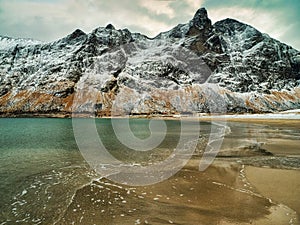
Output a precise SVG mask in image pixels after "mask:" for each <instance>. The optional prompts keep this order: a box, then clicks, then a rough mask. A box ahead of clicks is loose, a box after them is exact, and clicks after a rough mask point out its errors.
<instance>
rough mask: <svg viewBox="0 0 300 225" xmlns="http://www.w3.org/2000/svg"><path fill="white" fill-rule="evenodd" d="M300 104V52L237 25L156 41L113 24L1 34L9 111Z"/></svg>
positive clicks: (200, 15) (3, 98)
mask: <svg viewBox="0 0 300 225" xmlns="http://www.w3.org/2000/svg"><path fill="white" fill-rule="evenodd" d="M295 108H300V52H299V51H297V50H295V49H293V48H292V47H290V46H288V45H286V44H283V43H281V42H279V41H277V40H275V39H273V38H271V37H269V36H268V35H267V34H263V33H261V32H259V31H258V30H256V29H255V28H253V27H251V26H249V25H246V24H243V23H241V22H238V21H236V20H233V19H225V20H222V21H219V22H217V23H215V24H211V21H210V19H209V18H208V16H207V11H206V10H205V9H204V8H201V9H199V10H198V11H197V12H196V14H195V16H194V18H193V19H192V20H191V21H190V22H189V23H187V24H179V25H177V26H176V27H174V28H173V29H172V30H170V31H167V32H163V33H160V34H159V35H157V36H156V37H155V38H152V39H150V38H148V37H146V36H144V35H142V34H139V33H131V32H130V31H129V30H128V29H123V30H117V29H115V28H114V27H113V25H111V24H109V25H107V26H106V27H100V28H97V29H95V30H93V31H92V32H91V33H89V34H86V33H84V32H83V31H81V30H75V31H74V32H73V33H72V34H70V35H68V36H67V37H64V38H62V39H60V40H58V41H55V42H51V43H41V42H39V41H34V40H30V39H13V38H8V37H1V36H0V112H1V113H2V114H3V115H7V114H18V113H63V114H69V113H71V112H72V110H73V111H76V112H88V111H96V113H97V115H100V116H101V115H110V114H111V112H113V113H114V114H118V115H119V114H122V113H126V114H154V113H158V114H174V113H194V112H223V113H225V112H273V111H281V110H288V109H295Z"/></svg>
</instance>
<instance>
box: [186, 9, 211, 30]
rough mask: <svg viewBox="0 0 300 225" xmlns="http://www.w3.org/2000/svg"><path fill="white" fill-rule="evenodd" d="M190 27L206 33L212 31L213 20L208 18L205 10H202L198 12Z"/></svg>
mask: <svg viewBox="0 0 300 225" xmlns="http://www.w3.org/2000/svg"><path fill="white" fill-rule="evenodd" d="M190 27H191V28H195V29H197V30H199V31H200V32H205V33H208V32H210V31H211V29H212V26H211V20H210V19H209V18H208V16H207V11H206V9H205V8H200V9H198V10H197V12H196V13H195V15H194V17H193V19H192V20H191V21H190ZM191 28H190V29H191Z"/></svg>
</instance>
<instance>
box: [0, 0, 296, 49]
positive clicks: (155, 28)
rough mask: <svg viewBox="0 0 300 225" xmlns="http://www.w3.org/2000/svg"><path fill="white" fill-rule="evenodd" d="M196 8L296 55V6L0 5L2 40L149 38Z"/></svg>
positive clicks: (152, 2)
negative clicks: (106, 32)
mask: <svg viewBox="0 0 300 225" xmlns="http://www.w3.org/2000/svg"><path fill="white" fill-rule="evenodd" d="M200 7H206V8H207V10H208V14H209V17H210V18H211V20H212V21H213V22H216V21H218V20H221V19H225V18H228V17H230V18H235V19H237V20H240V21H242V22H245V23H247V24H250V25H252V26H254V27H256V28H257V29H259V30H260V31H262V32H264V33H268V34H269V35H270V36H271V37H274V38H276V39H279V40H280V41H282V42H285V43H287V44H289V45H291V46H293V47H294V48H297V49H298V50H300V38H299V37H300V22H299V21H300V11H299V9H300V1H299V0H248V1H240V0H227V1H220V0H122V1H121V0H0V34H1V35H4V36H12V37H27V38H34V39H39V40H43V41H53V40H56V39H58V38H61V37H63V36H65V35H67V34H69V33H71V32H72V31H73V30H75V29H76V28H80V29H82V30H83V31H85V32H91V31H92V30H93V29H95V28H97V27H99V26H106V25H107V24H108V23H112V24H113V25H114V26H115V27H116V28H125V27H126V28H128V29H129V30H131V31H132V32H140V33H143V34H146V35H148V36H150V37H153V36H155V35H157V34H158V33H159V32H162V31H166V30H169V29H171V28H172V27H174V26H175V25H177V24H178V23H186V22H188V21H189V20H190V19H191V18H192V17H193V15H194V13H195V12H196V10H197V9H198V8H200Z"/></svg>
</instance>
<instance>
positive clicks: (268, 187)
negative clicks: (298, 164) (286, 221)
mask: <svg viewBox="0 0 300 225" xmlns="http://www.w3.org/2000/svg"><path fill="white" fill-rule="evenodd" d="M245 172H246V176H247V179H248V180H249V182H250V183H251V184H253V186H254V187H255V188H257V190H258V191H259V192H260V193H261V194H262V195H264V196H266V197H268V198H270V199H272V201H274V202H275V203H280V204H284V205H286V206H288V207H290V208H292V209H293V210H295V211H296V212H297V214H298V215H300V201H299V196H300V171H299V170H282V169H271V168H258V167H252V166H249V167H246V169H245Z"/></svg>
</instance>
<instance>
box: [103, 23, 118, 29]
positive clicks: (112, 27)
mask: <svg viewBox="0 0 300 225" xmlns="http://www.w3.org/2000/svg"><path fill="white" fill-rule="evenodd" d="M105 29H109V30H115V29H116V28H115V27H114V26H113V25H112V24H111V23H109V24H107V25H106V27H105Z"/></svg>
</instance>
